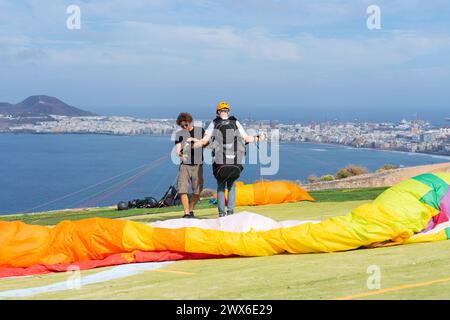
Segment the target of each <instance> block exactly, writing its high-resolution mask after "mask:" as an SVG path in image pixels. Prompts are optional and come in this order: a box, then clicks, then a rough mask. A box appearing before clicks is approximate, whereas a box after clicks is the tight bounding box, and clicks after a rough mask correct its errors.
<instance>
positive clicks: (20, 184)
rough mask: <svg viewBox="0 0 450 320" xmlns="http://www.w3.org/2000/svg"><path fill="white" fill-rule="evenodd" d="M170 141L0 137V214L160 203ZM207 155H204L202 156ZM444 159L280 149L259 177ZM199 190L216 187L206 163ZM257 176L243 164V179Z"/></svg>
mask: <svg viewBox="0 0 450 320" xmlns="http://www.w3.org/2000/svg"><path fill="white" fill-rule="evenodd" d="M172 148H173V142H172V141H171V140H170V137H167V136H108V135H36V134H17V135H15V134H0V150H1V157H0V188H1V189H0V190H1V191H0V214H12V213H29V212H40V211H48V210H56V209H65V208H78V207H91V206H107V205H114V204H116V203H117V202H119V201H122V200H125V201H128V200H132V199H137V198H143V197H147V196H153V197H155V198H157V199H159V198H161V197H162V196H163V194H164V192H165V191H166V190H167V188H168V187H169V186H170V185H171V184H172V183H173V182H174V179H175V178H176V174H177V169H178V167H177V165H176V164H174V163H172V161H171V160H170V158H169V157H168V156H169V155H170V151H171V149H172ZM205 152H208V150H207V151H205ZM448 161H450V157H444V156H435V155H427V154H416V153H402V152H391V151H379V150H367V149H354V148H350V147H345V146H335V145H322V144H320V145H318V144H309V143H308V144H296V143H282V144H281V145H280V168H279V171H278V173H277V174H276V175H273V176H266V177H264V178H265V179H270V180H274V179H288V180H293V181H295V180H297V179H299V180H301V181H306V179H307V177H308V176H309V175H311V174H315V175H317V176H320V175H324V174H334V173H336V172H337V171H338V170H339V169H340V168H342V167H345V166H346V165H348V164H355V165H361V166H365V167H367V168H368V169H369V170H371V171H374V170H376V169H378V168H379V167H380V166H382V165H383V164H386V163H393V164H397V165H400V166H413V165H422V164H433V163H441V162H448ZM204 171H205V187H208V188H215V180H214V177H213V175H212V169H211V166H209V165H205V170H204ZM259 178H260V174H259V166H258V165H255V164H253V165H246V166H245V169H244V172H243V174H242V176H241V179H240V180H241V181H244V182H245V183H251V182H253V181H255V180H257V179H259Z"/></svg>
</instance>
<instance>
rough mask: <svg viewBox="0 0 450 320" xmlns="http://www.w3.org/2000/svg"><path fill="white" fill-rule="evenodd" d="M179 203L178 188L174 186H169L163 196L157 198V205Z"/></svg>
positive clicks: (174, 204)
mask: <svg viewBox="0 0 450 320" xmlns="http://www.w3.org/2000/svg"><path fill="white" fill-rule="evenodd" d="M180 203H181V200H180V197H179V194H178V190H177V189H176V188H175V187H174V186H170V187H169V189H168V190H167V192H166V193H165V194H164V196H163V197H162V198H161V200H159V202H158V206H159V207H170V206H176V205H179V204H180Z"/></svg>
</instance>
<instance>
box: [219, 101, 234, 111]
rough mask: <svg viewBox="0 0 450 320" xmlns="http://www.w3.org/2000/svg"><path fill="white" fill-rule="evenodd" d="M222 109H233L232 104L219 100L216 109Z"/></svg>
mask: <svg viewBox="0 0 450 320" xmlns="http://www.w3.org/2000/svg"><path fill="white" fill-rule="evenodd" d="M222 109H228V110H231V108H230V106H229V105H228V103H226V102H219V104H218V105H217V109H216V111H219V110H222Z"/></svg>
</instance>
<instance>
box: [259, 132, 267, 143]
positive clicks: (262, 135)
mask: <svg viewBox="0 0 450 320" xmlns="http://www.w3.org/2000/svg"><path fill="white" fill-rule="evenodd" d="M257 139H258V141H266V140H267V136H266V135H265V134H264V133H262V134H260V135H258V136H257Z"/></svg>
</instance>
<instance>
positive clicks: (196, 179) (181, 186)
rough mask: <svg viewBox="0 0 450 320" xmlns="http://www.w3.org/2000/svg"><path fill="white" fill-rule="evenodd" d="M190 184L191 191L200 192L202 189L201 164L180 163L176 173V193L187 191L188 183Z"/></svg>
mask: <svg viewBox="0 0 450 320" xmlns="http://www.w3.org/2000/svg"><path fill="white" fill-rule="evenodd" d="M190 184H192V193H193V194H198V195H199V194H200V193H201V192H202V190H203V165H202V164H197V165H193V166H189V165H187V164H182V165H180V172H179V175H178V193H189V185H190Z"/></svg>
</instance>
